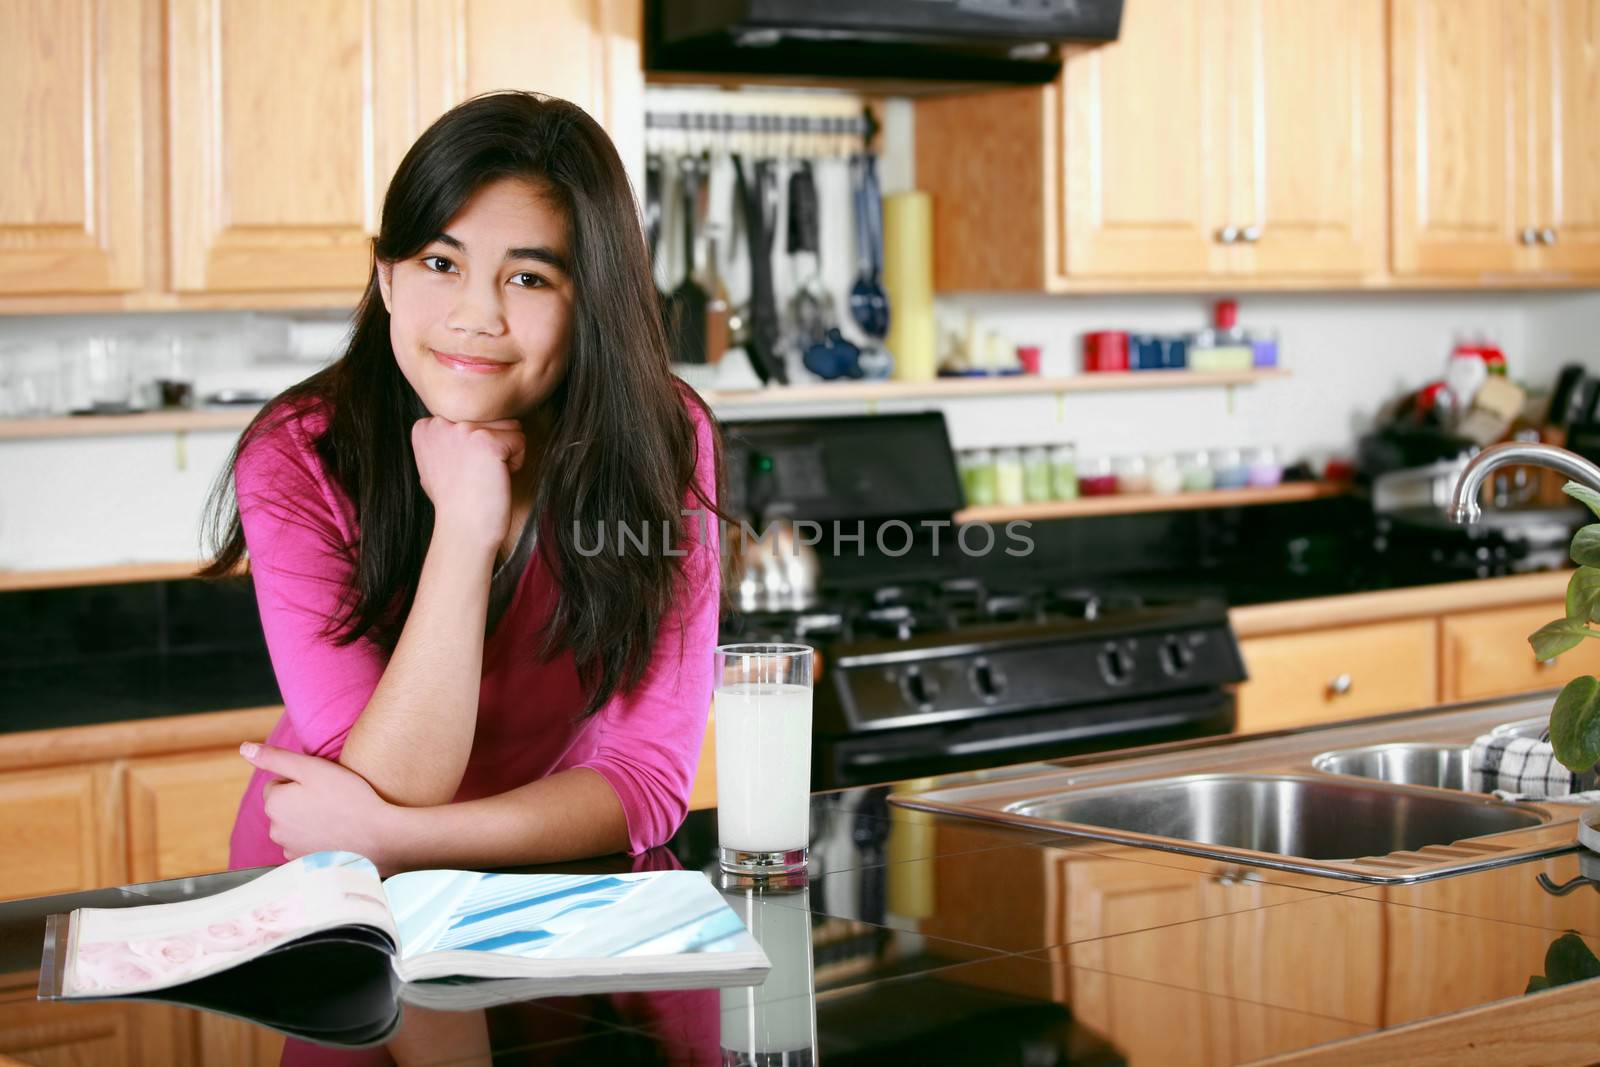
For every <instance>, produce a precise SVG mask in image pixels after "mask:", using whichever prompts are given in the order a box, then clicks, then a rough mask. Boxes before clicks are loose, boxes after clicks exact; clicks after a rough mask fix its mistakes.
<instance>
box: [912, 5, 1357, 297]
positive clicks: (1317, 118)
mask: <svg viewBox="0 0 1600 1067" xmlns="http://www.w3.org/2000/svg"><path fill="white" fill-rule="evenodd" d="M1383 12H1384V7H1383V2H1382V0H1227V2H1226V3H1223V4H1217V3H1205V2H1202V0H1170V2H1167V3H1162V4H1130V5H1128V7H1127V9H1126V11H1125V13H1124V16H1123V25H1122V30H1121V33H1120V35H1119V37H1118V39H1117V40H1116V41H1115V42H1114V43H1111V44H1108V45H1104V46H1101V47H1097V48H1091V49H1084V50H1081V51H1078V52H1075V53H1073V54H1071V55H1069V56H1068V57H1067V59H1066V62H1065V64H1064V66H1063V69H1062V73H1061V76H1060V78H1059V79H1058V80H1057V81H1056V83H1055V84H1053V85H1050V86H1046V87H1044V88H1039V89H1026V90H1003V91H999V92H991V93H985V94H979V95H967V96H952V97H942V98H933V99H930V100H926V101H921V102H919V103H918V105H917V133H916V149H917V169H916V173H917V184H918V185H919V186H920V187H922V188H925V189H927V190H929V191H930V192H931V193H932V194H933V198H934V213H935V227H934V228H935V242H936V243H935V282H936V284H937V285H938V287H939V288H940V289H942V290H963V289H1028V288H1032V289H1038V288H1055V289H1061V290H1066V291H1070V290H1071V288H1072V287H1073V286H1074V285H1075V284H1077V283H1080V282H1094V281H1097V280H1105V279H1125V280H1128V281H1130V282H1138V281H1151V282H1155V281H1160V280H1163V279H1166V280H1182V279H1193V280H1203V279H1207V278H1229V279H1240V278H1244V279H1249V278H1256V277H1260V278H1267V279H1277V278H1285V277H1305V278H1327V279H1339V278H1345V279H1349V278H1357V277H1367V276H1372V275H1376V274H1378V273H1380V272H1381V271H1382V270H1383V268H1384V264H1385V255H1384V233H1385V227H1386V223H1385V218H1386V213H1385V208H1386V192H1385V186H1384V129H1385V124H1384V111H1383V104H1384V87H1385V82H1384V55H1385V24H1384V19H1383Z"/></svg>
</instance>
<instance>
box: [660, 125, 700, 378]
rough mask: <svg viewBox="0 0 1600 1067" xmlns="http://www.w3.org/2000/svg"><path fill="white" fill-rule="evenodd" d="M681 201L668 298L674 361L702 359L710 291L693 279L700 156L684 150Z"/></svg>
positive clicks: (668, 317) (681, 172)
mask: <svg viewBox="0 0 1600 1067" xmlns="http://www.w3.org/2000/svg"><path fill="white" fill-rule="evenodd" d="M678 175H679V183H680V185H681V190H680V192H681V196H680V202H681V203H682V205H683V280H682V281H681V282H679V283H678V287H677V288H676V289H674V290H672V295H671V296H670V297H669V298H668V301H667V303H668V313H667V328H668V331H669V335H670V337H671V342H672V359H673V362H675V363H704V362H705V361H706V305H707V304H708V303H709V302H710V299H711V298H710V295H709V294H708V293H707V292H706V291H705V288H704V287H703V286H701V284H700V283H699V282H698V281H697V280H696V279H695V262H694V258H695V257H694V242H695V216H696V214H697V213H698V212H699V210H700V195H699V193H700V160H699V159H698V158H697V157H696V156H694V155H693V154H692V153H687V152H686V153H684V155H683V156H681V157H680V158H679V160H678Z"/></svg>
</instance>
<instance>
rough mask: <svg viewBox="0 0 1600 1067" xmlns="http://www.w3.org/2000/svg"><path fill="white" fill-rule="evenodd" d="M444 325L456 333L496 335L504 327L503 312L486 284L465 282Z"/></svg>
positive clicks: (502, 331)
mask: <svg viewBox="0 0 1600 1067" xmlns="http://www.w3.org/2000/svg"><path fill="white" fill-rule="evenodd" d="M445 326H446V328H447V329H450V330H452V331H454V332H457V333H466V334H487V335H489V336H491V337H498V336H499V335H500V334H502V333H504V332H505V329H506V320H505V312H504V310H503V309H502V308H501V306H500V301H499V299H498V298H497V296H496V294H495V293H494V292H493V291H490V290H489V287H488V286H482V287H480V286H476V285H472V284H466V285H462V286H461V287H460V289H459V291H458V293H457V298H456V302H455V305H454V306H453V307H452V308H451V309H450V314H449V315H448V316H446V317H445Z"/></svg>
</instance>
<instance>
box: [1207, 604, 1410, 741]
mask: <svg viewBox="0 0 1600 1067" xmlns="http://www.w3.org/2000/svg"><path fill="white" fill-rule="evenodd" d="M1240 644H1241V646H1242V647H1243V650H1244V661H1245V667H1246V668H1247V669H1248V670H1249V672H1250V680H1249V681H1248V682H1246V683H1245V684H1244V685H1243V686H1241V687H1240V688H1239V727H1238V728H1239V731H1240V732H1242V733H1243V732H1252V731H1256V730H1275V729H1279V728H1282V727H1286V726H1301V725H1305V724H1308V723H1316V722H1332V721H1336V720H1339V719H1351V718H1359V717H1360V716H1362V715H1377V714H1381V713H1383V712H1389V711H1404V710H1407V709H1409V708H1421V707H1427V706H1428V705H1430V704H1434V703H1436V702H1437V701H1438V654H1437V646H1436V643H1435V626H1434V622H1433V620H1432V619H1413V620H1407V621H1404V622H1386V623H1375V624H1373V625H1370V626H1350V627H1345V628H1343V629H1338V630H1328V631H1322V632H1317V633H1298V634H1279V635H1276V636H1272V637H1253V638H1250V639H1248V640H1246V641H1242V642H1240Z"/></svg>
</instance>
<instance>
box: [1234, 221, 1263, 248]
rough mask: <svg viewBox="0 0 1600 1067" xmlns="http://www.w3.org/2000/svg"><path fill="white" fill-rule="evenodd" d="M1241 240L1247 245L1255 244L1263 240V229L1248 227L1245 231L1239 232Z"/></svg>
mask: <svg viewBox="0 0 1600 1067" xmlns="http://www.w3.org/2000/svg"><path fill="white" fill-rule="evenodd" d="M1239 240H1241V241H1243V242H1244V243H1245V244H1247V245H1253V244H1255V243H1256V242H1257V241H1259V240H1261V227H1260V226H1246V227H1245V228H1244V229H1242V230H1240V231H1239Z"/></svg>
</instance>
